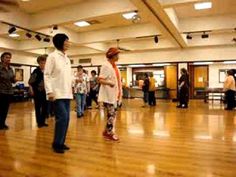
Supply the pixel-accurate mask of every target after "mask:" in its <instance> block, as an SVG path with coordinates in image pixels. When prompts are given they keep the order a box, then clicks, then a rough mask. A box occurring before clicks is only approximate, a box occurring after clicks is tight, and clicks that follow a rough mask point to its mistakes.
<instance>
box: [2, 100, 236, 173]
mask: <svg viewBox="0 0 236 177" xmlns="http://www.w3.org/2000/svg"><path fill="white" fill-rule="evenodd" d="M141 105H142V101H141V100H136V99H133V100H125V101H124V106H123V108H122V110H121V111H120V112H119V114H118V118H117V123H116V125H117V129H116V131H117V133H118V134H119V136H120V139H121V141H120V142H119V143H117V142H110V141H106V140H104V139H103V137H102V136H101V133H102V130H103V127H104V117H101V116H100V114H99V111H98V110H96V109H92V110H89V111H88V112H86V116H85V117H84V118H83V119H77V118H76V114H75V112H74V111H73V110H72V111H71V122H70V127H69V131H68V137H67V144H68V145H69V146H70V147H71V150H70V151H68V152H66V153H65V154H56V153H54V152H53V151H52V149H51V142H52V137H53V127H54V119H53V118H49V119H48V121H47V122H48V123H49V127H47V128H41V129H39V128H37V127H36V123H35V116H34V109H33V106H32V102H23V103H22V102H21V103H13V104H12V105H11V109H10V112H9V116H8V119H7V123H8V125H9V126H10V129H9V130H7V131H0V177H154V176H157V177H236V111H224V110H223V105H221V104H220V103H217V102H216V103H214V104H211V103H208V104H205V103H203V101H202V100H197V101H196V100H195V101H191V103H190V107H189V109H176V107H175V106H176V103H172V102H170V101H164V100H162V101H159V100H158V101H157V106H156V107H151V108H141ZM73 107H74V106H72V108H73Z"/></svg>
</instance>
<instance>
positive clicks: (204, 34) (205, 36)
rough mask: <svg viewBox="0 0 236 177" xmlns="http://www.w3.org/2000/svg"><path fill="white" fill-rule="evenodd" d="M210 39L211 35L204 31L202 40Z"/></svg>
mask: <svg viewBox="0 0 236 177" xmlns="http://www.w3.org/2000/svg"><path fill="white" fill-rule="evenodd" d="M208 37H209V34H206V32H205V31H204V32H203V34H202V38H203V39H204V38H208Z"/></svg>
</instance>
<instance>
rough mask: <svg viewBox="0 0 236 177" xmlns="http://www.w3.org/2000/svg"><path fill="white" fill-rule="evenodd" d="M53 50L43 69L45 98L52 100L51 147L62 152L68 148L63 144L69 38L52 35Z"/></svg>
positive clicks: (68, 95)
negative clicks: (53, 112)
mask: <svg viewBox="0 0 236 177" xmlns="http://www.w3.org/2000/svg"><path fill="white" fill-rule="evenodd" d="M53 44H54V46H55V48H56V49H55V51H54V52H52V53H51V54H49V56H48V58H47V61H46V65H45V71H44V82H45V89H46V94H47V98H48V100H49V101H54V103H55V104H54V106H55V120H56V122H55V130H54V139H53V143H52V148H53V150H54V152H56V153H64V152H65V150H69V149H70V148H69V147H68V146H66V145H65V139H66V134H67V130H68V126H69V120H70V100H71V99H73V95H72V76H71V63H70V59H69V58H68V57H67V55H66V53H65V52H66V51H67V50H68V49H69V45H70V44H69V38H68V36H67V35H65V34H62V33H59V34H56V35H55V36H54V37H53Z"/></svg>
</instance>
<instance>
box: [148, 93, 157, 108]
mask: <svg viewBox="0 0 236 177" xmlns="http://www.w3.org/2000/svg"><path fill="white" fill-rule="evenodd" d="M148 103H149V105H150V106H156V97H155V91H149V92H148Z"/></svg>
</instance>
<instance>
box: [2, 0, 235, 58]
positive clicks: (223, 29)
mask: <svg viewBox="0 0 236 177" xmlns="http://www.w3.org/2000/svg"><path fill="white" fill-rule="evenodd" d="M197 1H202V0H167V1H164V0H162V1H160V0H159V1H158V0H148V1H146V0H119V1H118V0H60V1H58V0H31V1H30V2H21V1H18V2H19V7H15V8H17V10H12V11H11V12H0V21H5V22H8V23H12V24H15V25H19V26H21V27H25V28H29V29H31V30H35V31H38V32H41V33H44V34H47V35H50V36H53V35H54V34H55V33H58V32H64V33H66V34H67V35H68V36H69V38H70V40H71V42H72V43H73V46H74V47H73V50H71V52H70V54H71V55H73V56H77V55H80V54H82V55H86V54H88V55H90V54H94V53H104V52H105V51H106V50H107V48H108V47H110V46H116V45H117V44H116V40H117V39H120V44H119V45H120V46H121V47H124V48H127V49H131V50H132V51H141V50H142V51H147V52H148V51H149V50H161V49H166V50H168V49H170V48H187V47H194V46H195V47H199V46H201V47H209V46H214V45H226V44H227V45H231V44H232V40H231V38H233V37H234V36H235V37H236V31H235V30H234V28H236V20H235V19H236V0H224V1H223V0H211V2H212V3H213V8H212V9H208V10H199V11H196V10H194V8H193V4H194V3H195V2H197ZM167 2H168V3H167ZM0 7H1V1H0ZM91 7H92V8H91ZM167 8H168V10H167ZM134 10H137V11H138V14H139V16H140V17H141V20H140V21H139V22H138V23H133V22H132V20H126V19H124V18H123V17H122V14H123V13H125V12H129V11H134ZM165 10H166V11H165ZM193 17H197V18H194V19H193ZM80 20H86V21H97V22H98V23H97V24H93V25H91V26H88V27H83V28H82V27H77V26H75V25H74V24H73V23H74V22H76V21H80ZM53 25H58V27H59V29H58V30H57V31H53V33H52V26H53ZM8 28H9V27H8V26H7V25H4V24H2V23H0V48H9V49H14V50H23V51H25V52H30V53H35V54H39V53H40V52H41V51H43V50H42V49H44V48H45V47H47V48H48V47H49V48H50V47H52V44H51V43H50V44H48V43H44V42H39V41H37V40H36V39H35V38H32V39H30V40H29V39H28V38H26V37H25V32H24V31H19V32H18V33H19V34H20V35H21V37H19V38H15V39H13V38H10V37H8V34H7V31H8ZM205 30H210V31H211V32H210V37H209V39H208V40H203V39H201V34H202V31H205ZM194 31H195V32H196V31H198V33H194V34H192V36H193V37H194V39H193V40H192V41H187V40H186V36H185V35H183V34H182V33H183V32H194ZM157 34H158V35H161V37H160V36H159V43H158V44H156V43H154V37H153V36H155V35H157ZM143 36H149V37H147V38H140V37H143ZM1 38H2V39H4V40H2V41H6V42H5V43H3V42H1ZM77 49H78V50H77Z"/></svg>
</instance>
